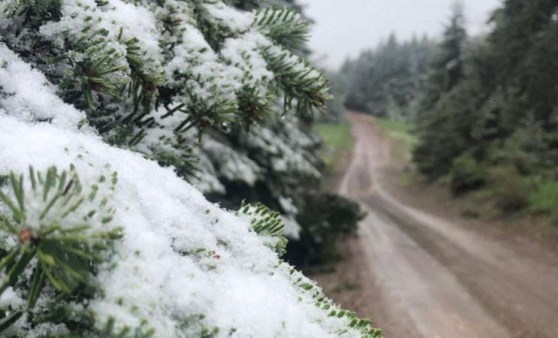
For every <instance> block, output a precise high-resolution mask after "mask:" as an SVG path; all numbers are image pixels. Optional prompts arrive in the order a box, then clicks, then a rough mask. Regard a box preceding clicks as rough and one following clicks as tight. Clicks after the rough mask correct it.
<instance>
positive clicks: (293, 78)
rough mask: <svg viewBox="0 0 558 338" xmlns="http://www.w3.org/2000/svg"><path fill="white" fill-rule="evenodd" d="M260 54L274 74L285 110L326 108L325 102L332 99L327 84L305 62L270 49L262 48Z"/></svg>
mask: <svg viewBox="0 0 558 338" xmlns="http://www.w3.org/2000/svg"><path fill="white" fill-rule="evenodd" d="M263 55H264V58H265V59H266V61H267V63H268V65H269V68H270V69H271V70H272V71H273V72H274V73H275V76H276V81H277V86H278V87H279V89H280V90H281V92H282V93H283V95H284V107H285V110H286V111H287V110H290V109H292V108H296V111H298V112H309V111H311V110H312V108H317V109H318V110H324V109H325V107H326V101H327V100H329V99H331V95H330V94H329V83H328V81H327V79H326V77H325V76H323V75H322V74H321V73H319V72H318V71H317V70H315V69H313V68H311V67H310V65H309V63H308V61H306V60H304V59H301V58H299V57H297V56H295V55H294V54H292V53H291V52H290V51H288V50H286V49H280V48H276V47H272V46H271V47H267V48H265V50H264V51H263Z"/></svg>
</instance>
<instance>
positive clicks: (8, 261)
mask: <svg viewBox="0 0 558 338" xmlns="http://www.w3.org/2000/svg"><path fill="white" fill-rule="evenodd" d="M98 189H99V187H98V185H92V186H91V187H90V191H89V192H87V191H85V188H84V187H83V186H82V184H81V183H80V181H79V177H78V175H77V173H76V172H75V170H74V169H73V168H71V169H70V170H69V171H62V172H58V171H57V169H56V168H55V167H51V168H49V169H48V170H46V172H35V170H34V169H33V168H32V167H31V168H30V169H29V175H28V180H27V182H26V180H25V179H24V176H23V175H15V174H14V173H11V174H10V189H9V190H10V192H8V191H5V190H0V198H1V200H2V202H3V203H4V204H5V206H6V207H7V208H8V210H9V212H10V215H5V216H4V215H2V216H1V217H0V233H2V234H4V235H6V236H11V237H12V238H14V243H16V244H15V245H14V246H13V247H11V248H9V249H7V250H6V251H4V252H3V253H2V254H1V255H0V258H1V261H0V273H1V274H2V275H3V278H2V282H1V284H0V295H1V294H2V293H4V292H5V291H6V290H7V289H8V287H18V288H21V289H23V290H24V292H26V293H27V311H32V310H33V308H34V307H35V304H36V303H37V301H38V299H39V298H40V296H41V294H42V290H43V289H44V288H45V286H47V285H50V286H51V287H52V288H54V289H55V290H56V291H57V292H59V293H60V294H63V295H68V296H69V295H75V293H76V290H78V288H90V287H92V285H93V284H92V283H93V282H92V276H93V273H94V271H95V267H96V265H97V264H98V263H101V262H103V261H104V260H106V256H105V254H104V253H103V252H104V251H107V250H109V249H110V248H111V247H112V245H113V243H114V242H115V241H116V240H118V239H119V238H120V237H121V236H122V235H121V232H120V229H119V228H116V227H113V226H111V225H110V224H109V223H110V221H111V219H112V211H111V210H110V209H108V208H107V207H106V206H103V204H104V203H103V201H102V200H101V201H99V202H98V203H99V204H98V207H97V210H95V209H93V210H87V211H85V210H83V208H81V206H82V205H84V204H86V203H85V202H86V201H87V202H89V203H94V202H95V201H96V200H98V198H99V196H98V195H97V192H98ZM11 196H13V197H11ZM14 197H15V200H14ZM107 209H108V210H107ZM94 215H95V216H96V217H93V216H94ZM78 220H79V221H78ZM92 222H100V223H102V227H103V228H104V229H102V230H98V229H96V228H98V227H99V225H100V224H92ZM28 270H31V271H32V274H31V276H30V277H29V275H28V274H27V273H26V271H28ZM13 319H14V318H13V317H12V316H10V317H7V318H5V319H4V320H3V321H2V322H1V323H0V326H2V327H3V328H4V329H7V328H8V327H9V326H11V325H12V324H13Z"/></svg>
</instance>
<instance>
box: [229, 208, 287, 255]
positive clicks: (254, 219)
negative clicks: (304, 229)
mask: <svg viewBox="0 0 558 338" xmlns="http://www.w3.org/2000/svg"><path fill="white" fill-rule="evenodd" d="M236 214H237V215H239V216H243V217H247V218H249V219H250V225H251V227H252V230H254V231H255V232H256V233H257V234H258V235H260V236H263V237H267V238H270V239H271V240H272V241H271V242H269V243H268V245H269V246H271V247H272V248H273V249H274V250H275V251H276V252H277V253H278V254H279V256H282V255H284V254H285V250H286V248H287V242H288V240H287V238H286V237H285V236H284V233H285V225H284V224H283V220H282V219H281V214H279V213H278V212H276V211H271V210H270V209H269V208H268V207H266V206H265V205H263V204H262V203H257V204H255V205H250V204H247V203H246V202H244V201H243V202H242V206H241V207H240V209H239V210H238V211H237V213H236Z"/></svg>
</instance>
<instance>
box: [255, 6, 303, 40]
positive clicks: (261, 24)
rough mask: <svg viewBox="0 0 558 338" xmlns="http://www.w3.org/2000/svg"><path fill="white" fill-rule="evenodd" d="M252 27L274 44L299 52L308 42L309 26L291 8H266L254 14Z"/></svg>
mask: <svg viewBox="0 0 558 338" xmlns="http://www.w3.org/2000/svg"><path fill="white" fill-rule="evenodd" d="M252 26H253V27H255V28H257V29H258V30H260V31H261V32H262V33H264V34H265V35H267V36H268V37H269V38H270V39H271V40H272V41H274V42H275V43H277V44H279V45H282V46H283V47H285V48H287V49H291V50H301V49H302V48H303V47H304V44H305V43H306V42H307V41H308V36H309V29H310V24H309V23H308V21H307V20H305V19H304V18H303V17H302V16H301V15H300V13H299V12H298V11H297V10H296V9H293V8H266V9H263V10H259V11H257V12H256V15H255V17H254V22H253V24H252Z"/></svg>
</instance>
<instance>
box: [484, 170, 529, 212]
mask: <svg viewBox="0 0 558 338" xmlns="http://www.w3.org/2000/svg"><path fill="white" fill-rule="evenodd" d="M488 175H489V180H490V181H489V182H490V185H491V187H492V190H493V192H494V197H495V198H496V201H497V203H498V206H499V207H500V208H501V209H502V210H504V211H506V212H516V211H520V210H522V209H524V208H526V207H527V206H528V205H529V194H530V191H531V189H532V183H531V181H530V180H529V179H528V178H527V177H524V176H522V175H521V174H520V173H519V171H518V170H517V168H515V167H511V166H499V167H494V168H490V170H489V173H488Z"/></svg>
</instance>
